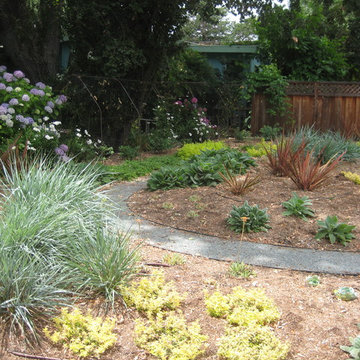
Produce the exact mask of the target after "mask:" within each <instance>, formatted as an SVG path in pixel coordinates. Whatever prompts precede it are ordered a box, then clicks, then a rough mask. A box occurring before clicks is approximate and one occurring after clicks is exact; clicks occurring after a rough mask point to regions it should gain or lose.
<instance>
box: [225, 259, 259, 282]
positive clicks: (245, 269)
mask: <svg viewBox="0 0 360 360" xmlns="http://www.w3.org/2000/svg"><path fill="white" fill-rule="evenodd" d="M229 274H230V275H231V276H234V277H241V278H243V279H248V278H250V277H252V276H256V274H255V272H254V271H253V269H252V268H251V266H249V265H247V264H245V263H243V262H241V263H239V262H232V263H231V264H230V267H229Z"/></svg>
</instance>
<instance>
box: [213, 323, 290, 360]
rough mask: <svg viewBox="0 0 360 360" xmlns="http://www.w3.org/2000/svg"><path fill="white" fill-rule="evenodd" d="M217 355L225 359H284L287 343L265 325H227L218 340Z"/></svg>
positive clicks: (287, 348)
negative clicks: (245, 326)
mask: <svg viewBox="0 0 360 360" xmlns="http://www.w3.org/2000/svg"><path fill="white" fill-rule="evenodd" d="M218 345H219V349H218V352H217V354H218V356H219V357H220V358H221V359H226V360H255V359H256V360H284V359H286V357H287V354H288V352H289V345H288V344H287V343H282V342H281V341H280V340H279V339H278V338H277V337H276V336H275V335H274V333H273V332H272V331H271V330H270V329H268V328H266V327H259V326H256V327H251V328H250V327H247V328H238V327H228V328H226V329H225V335H224V336H222V337H221V338H220V340H219V341H218Z"/></svg>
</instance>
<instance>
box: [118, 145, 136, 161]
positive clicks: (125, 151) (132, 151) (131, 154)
mask: <svg viewBox="0 0 360 360" xmlns="http://www.w3.org/2000/svg"><path fill="white" fill-rule="evenodd" d="M139 153H140V152H139V147H138V146H130V145H122V146H120V147H119V155H120V156H121V157H122V158H123V159H126V160H133V159H135V158H136V157H137V156H139Z"/></svg>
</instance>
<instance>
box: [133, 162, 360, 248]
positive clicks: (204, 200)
mask: <svg viewBox="0 0 360 360" xmlns="http://www.w3.org/2000/svg"><path fill="white" fill-rule="evenodd" d="M257 163H258V167H256V168H253V169H252V170H251V171H250V172H251V173H253V175H255V174H258V175H260V176H261V179H262V180H261V182H260V183H259V184H257V185H256V186H255V187H254V188H253V191H250V192H248V193H246V194H245V195H242V196H236V195H233V194H232V193H231V192H230V191H229V189H228V188H227V186H226V185H224V184H220V185H218V186H216V187H199V188H186V189H173V190H169V191H162V190H157V191H154V192H150V191H147V190H143V191H140V192H138V193H136V194H134V195H133V196H132V197H131V198H130V199H129V206H130V208H131V210H132V211H133V212H135V213H137V214H140V215H141V216H143V217H144V218H146V219H148V220H152V221H155V222H157V223H161V224H163V225H167V226H172V227H174V228H178V229H183V230H190V231H195V232H199V233H202V234H208V235H214V236H218V237H221V238H224V239H240V238H242V239H243V240H247V241H253V242H260V243H267V244H275V245H283V246H293V247H302V248H311V249H318V250H339V251H359V250H360V205H359V199H360V186H359V185H356V184H354V183H353V182H351V181H349V180H347V179H346V178H345V177H344V176H343V175H341V171H352V172H356V173H360V162H359V161H357V162H343V163H341V164H340V166H339V167H338V168H337V169H336V170H335V171H334V176H332V177H331V179H330V180H329V182H328V183H327V184H326V185H324V186H321V187H319V188H318V189H316V190H314V191H311V192H310V191H301V190H298V189H297V188H296V186H295V184H294V183H293V182H292V181H291V180H290V179H289V178H285V177H276V176H274V175H272V174H271V173H270V171H269V170H268V168H267V166H266V160H265V159H264V158H261V159H260V160H257ZM293 192H296V193H297V194H298V195H299V196H305V195H306V196H308V197H309V198H310V200H311V201H312V204H313V205H312V209H313V210H314V211H315V217H314V218H310V219H309V220H308V221H304V220H302V219H300V218H297V217H293V216H283V215H282V213H283V211H284V208H283V207H282V205H281V204H282V202H284V201H287V200H289V199H290V198H291V196H292V193H293ZM245 200H246V201H248V202H249V204H250V205H255V204H257V205H258V206H259V207H260V208H261V209H264V208H266V209H267V212H268V214H269V216H270V225H271V227H272V228H271V229H270V230H269V231H268V232H259V233H249V234H243V236H242V234H236V233H235V232H233V231H232V230H230V229H229V228H228V227H227V225H226V219H227V217H228V216H229V213H230V211H231V209H232V208H233V206H234V205H235V206H241V205H242V204H243V202H244V201H245ZM328 215H336V216H337V217H338V219H339V221H340V222H346V223H348V224H351V225H355V226H356V228H355V231H354V235H355V237H356V238H355V239H353V240H352V241H351V242H350V243H349V244H348V245H347V246H346V247H344V246H343V245H341V244H339V243H336V244H333V245H332V244H330V242H329V241H328V240H326V239H323V240H321V241H318V240H316V239H315V234H316V232H317V229H318V226H317V221H318V220H324V219H325V218H326V216H328Z"/></svg>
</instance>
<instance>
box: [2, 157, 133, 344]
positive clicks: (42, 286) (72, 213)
mask: <svg viewBox="0 0 360 360" xmlns="http://www.w3.org/2000/svg"><path fill="white" fill-rule="evenodd" d="M1 186H2V189H3V195H4V201H3V202H2V214H1V217H0V235H1V249H0V250H1V253H2V256H1V261H2V262H1V263H0V264H1V267H2V269H1V272H0V294H1V296H0V309H2V310H1V311H0V317H1V318H4V319H7V320H9V324H10V325H12V327H11V328H10V331H11V333H12V332H15V331H16V330H20V331H21V333H22V334H23V335H24V336H28V335H30V336H31V335H32V337H33V338H34V337H36V335H37V329H36V327H34V326H33V324H34V320H37V319H41V318H44V317H46V315H48V314H49V313H51V312H53V311H54V310H56V309H57V307H58V306H62V305H63V304H66V303H67V302H71V301H72V300H73V299H71V298H66V294H68V293H71V292H78V294H79V295H81V294H85V293H86V294H87V295H89V294H101V295H102V296H105V298H106V300H108V301H109V302H110V303H113V301H114V298H115V297H116V296H118V295H119V293H118V285H119V284H120V283H126V281H128V279H129V278H130V277H131V275H132V274H133V273H134V272H136V270H137V266H136V260H137V256H136V249H135V250H130V249H129V246H128V245H129V243H128V238H127V237H126V236H125V235H124V236H123V235H117V234H116V233H114V232H113V231H112V230H111V229H116V218H115V215H114V209H113V207H112V206H111V204H110V202H109V201H106V197H105V194H104V193H103V192H102V191H100V190H99V189H98V188H97V175H96V172H94V168H93V167H92V166H90V165H88V166H86V167H85V168H83V169H80V168H79V166H78V165H77V164H73V163H72V162H69V163H64V162H56V161H51V159H49V158H46V159H44V158H38V159H35V160H34V162H33V163H31V164H28V165H27V167H26V168H25V167H24V166H19V168H17V167H15V166H14V167H13V168H12V169H11V171H9V172H8V171H6V170H4V178H3V179H2V180H1ZM15 189H16V191H15ZM19 253H22V255H21V256H20V254H19ZM29 331H30V333H29Z"/></svg>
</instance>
